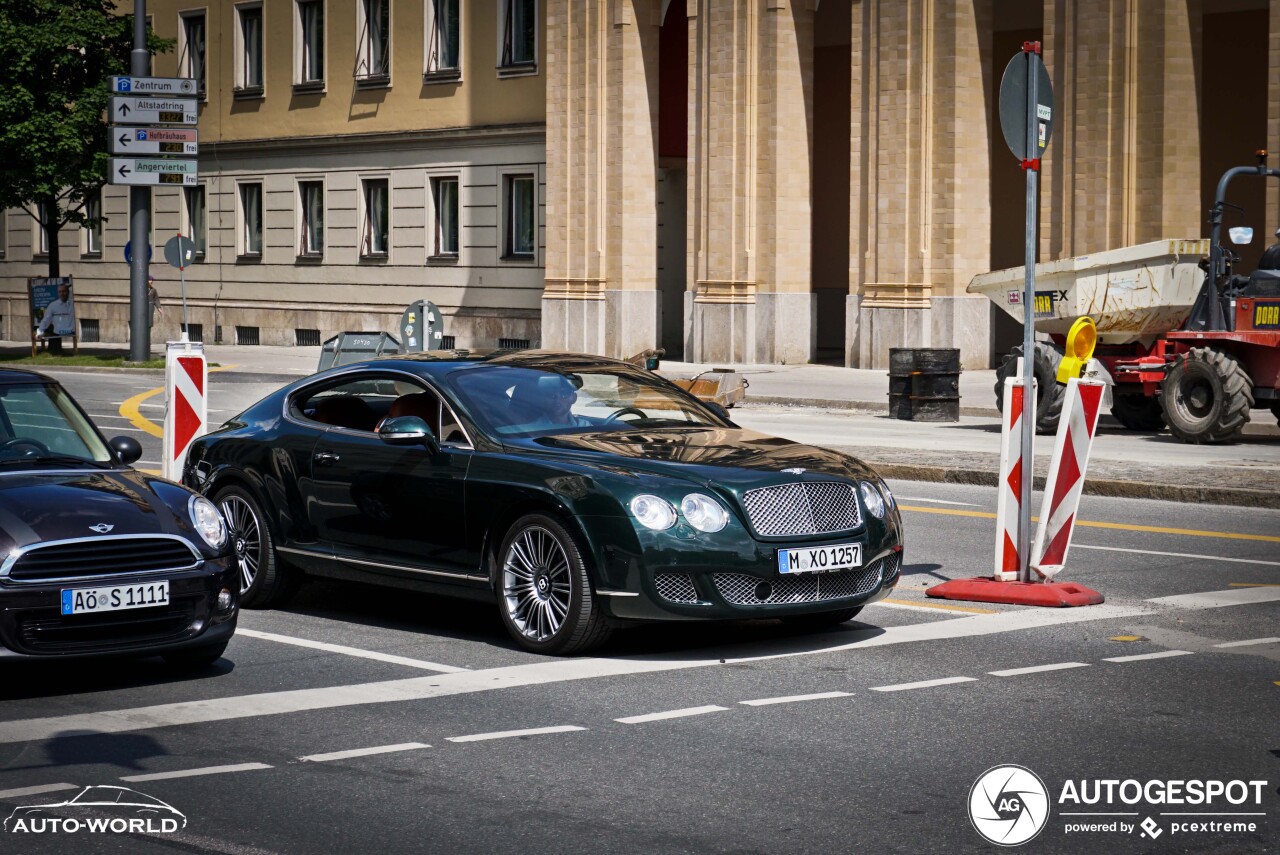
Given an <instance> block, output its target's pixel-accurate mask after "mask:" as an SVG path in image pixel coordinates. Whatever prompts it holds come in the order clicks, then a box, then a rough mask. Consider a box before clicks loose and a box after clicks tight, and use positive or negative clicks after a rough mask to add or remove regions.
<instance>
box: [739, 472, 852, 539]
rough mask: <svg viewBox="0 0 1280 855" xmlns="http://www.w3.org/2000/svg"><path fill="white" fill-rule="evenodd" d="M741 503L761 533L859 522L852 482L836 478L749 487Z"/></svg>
mask: <svg viewBox="0 0 1280 855" xmlns="http://www.w3.org/2000/svg"><path fill="white" fill-rule="evenodd" d="M742 505H743V507H744V508H746V510H747V516H748V517H750V519H751V527H752V528H754V529H755V530H756V533H757V534H760V535H762V536H764V537H780V536H792V537H794V536H799V535H811V534H828V533H830V532H834V531H849V530H851V529H855V528H857V527H858V526H860V525H861V524H862V515H861V513H860V512H859V510H858V499H857V496H856V495H855V491H854V486H853V485H852V484H845V483H842V482H839V481H815V482H799V483H795V484H782V485H779V486H777V487H762V488H760V489H758V490H749V491H747V493H745V494H744V495H743V497H742Z"/></svg>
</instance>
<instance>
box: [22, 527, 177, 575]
mask: <svg viewBox="0 0 1280 855" xmlns="http://www.w3.org/2000/svg"><path fill="white" fill-rule="evenodd" d="M200 560H201V559H200V557H199V556H198V555H196V553H195V552H193V551H192V549H191V547H190V546H188V545H187V544H186V543H184V542H183V541H181V540H177V539H175V538H167V537H94V538H88V539H85V540H72V541H63V542H59V543H51V544H49V545H47V546H36V547H33V548H31V549H29V550H27V551H26V552H24V553H23V554H22V555H21V556H19V558H18V559H17V561H15V562H14V563H13V566H12V567H11V568H10V569H9V578H10V579H11V580H13V581H15V582H39V581H42V580H45V579H71V578H77V577H81V576H113V575H123V574H126V573H154V572H156V571H160V570H189V569H191V568H192V567H196V566H198V565H199V564H200Z"/></svg>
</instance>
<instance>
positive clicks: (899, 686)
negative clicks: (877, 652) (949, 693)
mask: <svg viewBox="0 0 1280 855" xmlns="http://www.w3.org/2000/svg"><path fill="white" fill-rule="evenodd" d="M977 681H978V678H977V677H941V678H939V679H937V680H920V681H919V682H917V683H894V684H893V685H892V686H872V687H871V691H873V692H909V691H911V690H912V689H930V688H932V687H934V686H950V685H952V684H954V683H976V682H977Z"/></svg>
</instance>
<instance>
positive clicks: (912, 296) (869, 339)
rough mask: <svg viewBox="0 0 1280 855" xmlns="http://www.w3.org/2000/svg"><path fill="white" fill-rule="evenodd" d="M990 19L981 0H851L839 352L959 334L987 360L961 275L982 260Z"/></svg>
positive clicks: (872, 360)
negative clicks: (846, 257) (846, 272)
mask: <svg viewBox="0 0 1280 855" xmlns="http://www.w3.org/2000/svg"><path fill="white" fill-rule="evenodd" d="M990 18H991V4H990V2H989V0H854V4H853V21H852V26H853V32H852V34H851V36H852V38H851V45H852V50H851V54H852V58H851V61H852V63H853V68H852V81H853V86H852V96H851V97H852V101H853V103H852V122H851V127H850V133H851V135H852V139H851V171H852V175H851V180H850V187H851V191H852V192H851V193H850V196H851V198H850V216H849V228H850V239H849V246H850V256H851V257H850V263H849V267H850V276H849V283H850V296H849V299H848V304H847V310H846V333H845V335H846V348H845V352H846V357H845V362H846V364H847V365H850V366H854V367H861V368H883V367H885V366H886V365H888V359H889V348H890V347H959V348H960V351H961V360H962V365H963V366H964V367H965V368H984V367H986V363H987V359H988V345H987V337H988V326H989V311H990V310H989V307H988V301H987V299H986V298H985V297H980V296H976V297H975V296H968V295H967V294H965V287H966V286H967V285H968V284H969V280H970V279H972V278H973V276H974V275H975V274H977V273H980V272H983V271H985V270H987V269H988V268H989V266H990V263H989V262H990V228H991V220H990V213H989V208H990V179H989V173H990V165H989V156H988V151H989V149H988V146H989V145H990V144H991V142H990V138H989V134H988V124H987V121H986V116H987V112H988V106H987V104H986V100H985V95H986V92H987V88H988V87H989V86H990V81H989V80H987V78H988V76H989V75H988V72H987V63H986V62H985V55H986V54H985V49H986V47H987V45H988V43H989V38H990V31H991V20H990ZM984 82H985V84H986V85H985V86H984ZM1001 144H1003V142H1001Z"/></svg>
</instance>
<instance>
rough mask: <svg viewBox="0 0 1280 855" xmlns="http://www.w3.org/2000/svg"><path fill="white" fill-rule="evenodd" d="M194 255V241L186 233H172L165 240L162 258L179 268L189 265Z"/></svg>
mask: <svg viewBox="0 0 1280 855" xmlns="http://www.w3.org/2000/svg"><path fill="white" fill-rule="evenodd" d="M195 257H196V242H195V241H193V240H192V239H191V238H189V237H187V236H186V235H174V236H173V237H171V238H169V239H168V240H167V241H165V244H164V260H165V261H167V262H169V265H170V266H171V267H176V268H178V269H179V270H182V269H183V268H186V267H190V266H191V262H192V261H194V260H195Z"/></svg>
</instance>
